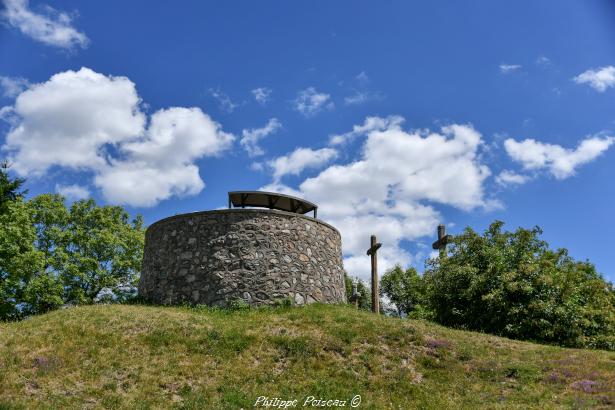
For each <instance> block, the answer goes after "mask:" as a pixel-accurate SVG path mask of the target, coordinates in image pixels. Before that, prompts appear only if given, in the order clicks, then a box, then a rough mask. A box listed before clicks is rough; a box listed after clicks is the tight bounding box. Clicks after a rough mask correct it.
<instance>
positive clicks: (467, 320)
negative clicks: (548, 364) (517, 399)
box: [423, 221, 615, 349]
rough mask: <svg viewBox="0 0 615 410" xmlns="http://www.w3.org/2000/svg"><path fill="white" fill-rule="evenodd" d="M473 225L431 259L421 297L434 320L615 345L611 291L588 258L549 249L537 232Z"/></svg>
mask: <svg viewBox="0 0 615 410" xmlns="http://www.w3.org/2000/svg"><path fill="white" fill-rule="evenodd" d="M502 226H503V223H502V222H500V221H496V222H494V223H493V224H491V225H490V226H489V228H488V229H487V230H486V231H485V232H484V233H483V234H482V235H480V234H478V233H476V232H475V231H473V230H472V229H471V228H466V229H465V231H464V232H463V233H462V234H461V235H458V236H456V237H454V240H453V242H452V243H451V244H450V245H449V254H448V256H447V257H445V258H436V259H431V260H429V261H428V264H427V270H426V272H425V274H424V276H423V280H424V282H425V284H424V285H425V290H426V300H425V302H426V303H427V304H428V306H429V309H431V311H432V314H433V317H434V319H435V320H436V321H438V322H440V323H442V324H444V325H447V326H454V327H462V328H467V329H471V330H479V331H483V332H488V333H493V334H498V335H503V336H507V337H511V338H518V339H528V340H535V341H541V342H548V343H556V344H560V345H563V346H575V347H597V348H608V349H615V293H614V291H613V286H612V284H611V283H607V282H606V281H605V280H604V279H603V278H602V277H601V275H600V274H598V273H597V272H596V269H595V267H594V265H592V264H591V263H589V262H579V261H575V260H573V259H572V258H571V257H570V256H569V255H568V253H567V251H566V250H565V249H558V250H556V251H553V250H550V249H549V247H548V244H547V243H546V242H545V241H543V240H541V239H540V235H541V234H542V231H541V230H540V228H538V227H536V228H534V229H529V230H528V229H522V228H519V229H517V230H516V231H515V232H508V231H503V230H502Z"/></svg>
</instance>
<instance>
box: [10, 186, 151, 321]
mask: <svg viewBox="0 0 615 410" xmlns="http://www.w3.org/2000/svg"><path fill="white" fill-rule="evenodd" d="M6 209H7V211H6V212H5V213H4V214H0V298H1V299H0V319H5V320H6V319H16V318H19V317H22V316H25V315H30V314H35V313H41V312H45V311H48V310H51V309H55V308H57V307H58V306H60V305H62V304H66V303H70V304H87V303H93V302H94V301H95V298H96V296H97V295H98V294H99V293H100V292H101V291H102V290H103V289H105V290H113V289H117V288H120V287H125V286H130V285H135V284H136V281H137V280H138V273H139V272H140V269H141V260H142V256H143V241H144V229H143V221H142V219H141V217H137V218H135V219H134V220H132V221H131V220H130V217H129V215H128V213H127V212H126V211H125V210H124V209H123V208H121V207H118V206H97V205H96V203H95V202H94V201H93V200H91V199H90V200H82V201H76V202H74V203H73V204H72V205H71V206H70V208H67V207H66V205H65V203H64V198H62V197H61V196H59V195H53V194H44V195H39V196H37V197H35V198H33V199H31V200H30V201H27V202H25V201H23V200H22V199H20V198H19V197H16V199H14V200H8V201H7V202H6Z"/></svg>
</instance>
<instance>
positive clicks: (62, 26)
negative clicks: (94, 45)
mask: <svg viewBox="0 0 615 410" xmlns="http://www.w3.org/2000/svg"><path fill="white" fill-rule="evenodd" d="M46 10H47V15H43V14H37V13H35V12H33V11H32V10H30V9H29V8H28V0H4V10H2V11H1V12H0V17H1V18H2V19H3V20H4V21H6V22H7V23H8V24H10V25H11V26H13V27H15V28H17V29H19V30H20V31H21V32H22V33H23V34H25V35H26V36H28V37H31V38H33V39H34V40H36V41H40V42H41V43H44V44H47V45H50V46H54V47H60V48H64V49H72V48H74V47H81V48H86V47H87V46H88V44H89V40H88V38H87V37H86V35H85V34H83V33H82V32H80V31H77V29H75V28H74V27H73V26H72V18H71V16H70V15H69V14H67V13H64V12H58V11H56V10H54V9H52V8H51V7H49V6H47V7H46Z"/></svg>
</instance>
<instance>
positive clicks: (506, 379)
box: [0, 305, 615, 409]
mask: <svg viewBox="0 0 615 410" xmlns="http://www.w3.org/2000/svg"><path fill="white" fill-rule="evenodd" d="M355 395H361V404H360V406H359V407H358V408H362V409H363V408H367V409H371V408H375V409H384V408H396V409H397V408H401V409H408V408H434V409H442V408H481V407H483V408H524V409H525V408H541V409H542V408H558V407H565V408H609V407H612V406H615V353H609V352H605V351H595V350H594V351H592V350H575V349H563V348H557V347H551V346H544V345H538V344H533V343H526V342H519V341H513V340H509V339H504V338H499V337H494V336H488V335H483V334H479V333H473V332H464V331H456V330H451V329H447V328H444V327H441V326H437V325H434V324H432V323H427V322H419V321H408V320H401V319H395V318H386V317H376V316H374V315H371V314H369V313H366V312H357V311H356V310H353V309H352V308H349V307H342V306H323V305H312V306H309V307H303V308H278V309H256V310H248V311H231V312H228V311H227V312H225V311H212V310H205V309H203V310H199V309H189V308H170V307H150V306H122V305H109V306H104V305H98V306H87V307H78V308H71V309H65V310H59V311H55V312H52V313H49V314H46V315H42V316H37V317H33V318H31V319H29V320H25V321H23V322H19V323H10V324H2V325H0V409H2V408H8V409H12V408H130V409H133V408H143V409H146V408H173V407H176V408H205V409H210V408H211V409H219V408H230V409H236V408H242V407H243V408H253V405H254V403H255V402H256V401H257V399H258V397H259V396H267V397H269V398H270V399H272V398H275V397H280V398H282V399H284V400H293V399H297V400H298V401H297V405H296V408H302V406H303V404H304V402H305V400H306V399H307V398H309V396H314V398H315V399H325V400H327V399H332V400H335V399H338V400H348V402H347V403H346V407H345V408H351V407H350V400H351V399H352V398H353V397H354V396H355ZM355 400H356V399H355ZM314 404H319V403H317V402H315V401H312V402H311V403H309V404H308V405H311V406H314ZM270 408H271V407H270ZM291 408H292V407H291ZM320 408H323V407H320ZM325 408H326V407H325ZM329 408H331V407H329Z"/></svg>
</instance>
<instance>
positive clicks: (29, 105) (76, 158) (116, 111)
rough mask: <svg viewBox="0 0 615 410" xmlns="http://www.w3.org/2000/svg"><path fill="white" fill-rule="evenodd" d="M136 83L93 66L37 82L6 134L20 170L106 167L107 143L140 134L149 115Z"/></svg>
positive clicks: (22, 100)
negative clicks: (17, 119) (144, 112)
mask: <svg viewBox="0 0 615 410" xmlns="http://www.w3.org/2000/svg"><path fill="white" fill-rule="evenodd" d="M139 103H140V99H139V96H138V95H137V91H136V89H135V86H134V84H133V83H132V82H131V81H130V80H129V79H128V78H126V77H112V76H105V75H102V74H99V73H96V72H94V71H92V70H90V69H88V68H82V69H81V70H79V71H76V72H75V71H65V72H62V73H59V74H55V75H54V76H52V77H51V78H50V79H49V80H48V81H47V82H44V83H41V84H34V85H32V86H31V87H30V88H29V89H28V90H26V91H24V92H23V93H21V94H20V95H19V96H18V97H17V98H16V100H15V106H14V114H15V115H17V116H18V117H20V118H21V121H19V122H18V124H17V125H16V126H15V127H13V128H12V129H11V131H10V132H9V134H8V135H7V137H6V145H5V146H4V148H5V149H8V150H10V151H14V158H13V162H14V169H15V170H16V171H18V172H20V173H21V174H24V175H25V174H33V175H40V174H42V173H44V172H45V171H46V170H47V169H48V168H49V167H50V166H52V165H59V166H65V167H70V168H92V167H100V166H102V165H104V163H105V152H104V151H105V150H104V148H105V146H106V144H117V143H121V142H122V141H126V140H129V139H132V138H134V137H135V136H137V135H139V134H140V133H141V131H142V130H143V127H144V125H145V120H146V118H145V114H143V113H142V112H141V111H140V109H139Z"/></svg>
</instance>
